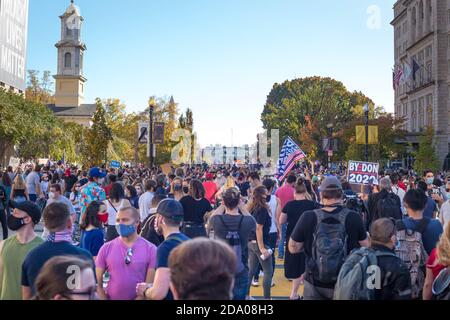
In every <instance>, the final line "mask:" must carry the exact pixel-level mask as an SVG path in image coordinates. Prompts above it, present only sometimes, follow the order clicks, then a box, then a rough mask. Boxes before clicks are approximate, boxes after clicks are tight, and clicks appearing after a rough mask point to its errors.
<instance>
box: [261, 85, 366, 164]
mask: <svg viewBox="0 0 450 320" xmlns="http://www.w3.org/2000/svg"><path fill="white" fill-rule="evenodd" d="M365 103H368V104H369V105H371V106H372V109H373V105H374V103H373V102H372V101H371V100H370V99H369V98H368V97H366V96H365V95H363V94H362V93H360V92H350V91H348V90H347V88H346V87H345V86H344V85H343V83H342V82H339V81H337V80H334V79H331V78H322V77H309V78H302V79H294V80H291V81H285V82H284V83H282V84H278V83H276V84H275V85H274V86H273V88H272V90H271V92H270V93H269V95H268V97H267V101H266V104H265V106H264V110H263V112H262V115H261V120H262V122H263V126H264V128H265V129H267V130H270V129H279V130H280V139H281V140H284V139H285V138H286V137H287V136H290V137H291V138H293V139H294V140H295V141H296V142H298V143H299V145H300V146H301V147H302V148H305V149H308V146H307V145H306V144H305V143H304V142H303V141H302V136H304V134H305V129H307V128H305V126H310V127H312V128H315V129H314V130H313V131H311V135H310V136H309V139H308V142H307V143H308V144H310V143H314V144H315V145H317V146H321V145H322V139H323V138H325V137H327V136H328V130H327V125H328V124H333V130H334V132H339V131H341V130H343V129H344V128H346V127H347V126H348V123H349V122H351V121H352V120H353V119H354V117H355V110H357V109H358V107H359V108H362V106H363V105H364V104H365ZM341 148H342V150H340V154H344V153H345V150H344V147H341ZM341 148H340V149H341ZM321 149H322V148H318V150H317V156H318V157H320V158H322V159H323V160H324V159H325V158H326V153H325V152H323V151H322V150H321Z"/></svg>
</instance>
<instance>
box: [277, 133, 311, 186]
mask: <svg viewBox="0 0 450 320" xmlns="http://www.w3.org/2000/svg"><path fill="white" fill-rule="evenodd" d="M304 158H306V154H305V153H304V152H303V151H302V149H300V147H299V146H298V145H297V144H296V143H295V142H294V140H292V139H291V137H287V138H286V140H285V141H284V144H283V147H282V148H281V151H280V157H279V159H278V166H277V179H278V181H282V180H283V179H284V178H286V176H287V175H288V174H289V172H290V171H291V170H292V168H293V167H294V165H295V163H296V162H297V161H300V160H302V159H304Z"/></svg>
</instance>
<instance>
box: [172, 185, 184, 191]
mask: <svg viewBox="0 0 450 320" xmlns="http://www.w3.org/2000/svg"><path fill="white" fill-rule="evenodd" d="M182 189H183V186H182V185H181V184H174V185H173V191H176V192H179V191H181V190H182Z"/></svg>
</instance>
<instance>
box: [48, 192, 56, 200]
mask: <svg viewBox="0 0 450 320" xmlns="http://www.w3.org/2000/svg"><path fill="white" fill-rule="evenodd" d="M48 196H49V198H51V199H55V198H56V193H54V192H49V193H48Z"/></svg>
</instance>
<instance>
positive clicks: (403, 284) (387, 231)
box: [370, 218, 411, 300]
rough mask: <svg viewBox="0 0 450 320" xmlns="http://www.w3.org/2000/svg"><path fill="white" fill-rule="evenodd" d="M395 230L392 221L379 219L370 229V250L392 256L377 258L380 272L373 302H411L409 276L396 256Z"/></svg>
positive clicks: (405, 267)
mask: <svg viewBox="0 0 450 320" xmlns="http://www.w3.org/2000/svg"><path fill="white" fill-rule="evenodd" d="M396 242H397V236H396V228H395V224H394V222H393V221H392V219H388V218H381V219H378V220H376V221H374V222H373V223H372V225H371V227H370V248H371V249H373V250H375V251H379V252H380V251H381V252H383V253H392V255H382V256H378V258H377V266H378V267H379V270H380V273H381V274H380V282H379V284H380V285H381V287H380V288H376V289H375V300H411V276H410V273H409V270H408V267H407V266H406V264H405V263H404V262H403V261H402V260H401V259H400V258H399V257H397V256H396V254H395V244H396Z"/></svg>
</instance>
